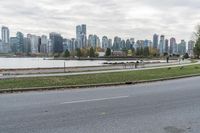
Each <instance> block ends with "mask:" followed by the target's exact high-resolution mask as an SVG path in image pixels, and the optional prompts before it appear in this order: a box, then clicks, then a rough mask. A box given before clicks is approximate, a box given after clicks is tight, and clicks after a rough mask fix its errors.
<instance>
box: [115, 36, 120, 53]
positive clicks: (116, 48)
mask: <svg viewBox="0 0 200 133" xmlns="http://www.w3.org/2000/svg"><path fill="white" fill-rule="evenodd" d="M113 50H114V51H119V50H121V38H120V37H117V36H116V37H115V38H114V42H113Z"/></svg>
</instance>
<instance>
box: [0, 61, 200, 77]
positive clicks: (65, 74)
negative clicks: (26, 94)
mask: <svg viewBox="0 0 200 133" xmlns="http://www.w3.org/2000/svg"><path fill="white" fill-rule="evenodd" d="M199 63H200V62H197V63H193V64H199ZM166 65H167V64H164V65H158V64H157V65H149V66H147V67H145V68H141V67H140V68H138V69H134V68H132V69H130V68H128V69H119V70H101V71H91V72H74V73H50V74H29V75H8V76H0V79H11V78H28V77H55V76H72V75H85V74H99V73H113V72H128V71H138V70H151V69H157V68H168V67H169V66H170V67H177V66H188V65H191V64H190V63H188V62H185V63H183V64H177V63H176V64H174V63H172V64H168V65H167V66H166Z"/></svg>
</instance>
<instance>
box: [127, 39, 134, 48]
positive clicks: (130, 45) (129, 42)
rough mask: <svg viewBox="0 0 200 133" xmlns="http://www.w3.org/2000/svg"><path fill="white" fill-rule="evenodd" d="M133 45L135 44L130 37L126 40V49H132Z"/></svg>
mask: <svg viewBox="0 0 200 133" xmlns="http://www.w3.org/2000/svg"><path fill="white" fill-rule="evenodd" d="M132 47H133V45H132V43H131V41H130V39H127V40H126V49H127V50H129V49H132Z"/></svg>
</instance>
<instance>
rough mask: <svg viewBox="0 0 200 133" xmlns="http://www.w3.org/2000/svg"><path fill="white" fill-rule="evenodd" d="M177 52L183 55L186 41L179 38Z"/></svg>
mask: <svg viewBox="0 0 200 133" xmlns="http://www.w3.org/2000/svg"><path fill="white" fill-rule="evenodd" d="M178 53H179V54H180V55H184V54H185V53H186V42H185V40H181V43H180V44H179V45H178Z"/></svg>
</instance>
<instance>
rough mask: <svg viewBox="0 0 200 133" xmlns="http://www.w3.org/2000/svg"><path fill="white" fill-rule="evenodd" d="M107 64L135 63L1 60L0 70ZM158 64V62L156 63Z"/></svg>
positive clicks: (26, 59)
mask: <svg viewBox="0 0 200 133" xmlns="http://www.w3.org/2000/svg"><path fill="white" fill-rule="evenodd" d="M64 62H65V63H64ZM105 62H109V63H115V62H134V61H105V60H94V61H91V60H83V61H79V60H66V61H64V60H44V59H43V58H0V69H19V68H20V69H21V68H55V67H64V64H65V66H66V67H86V66H102V65H104V63H105ZM156 62H157V61H156Z"/></svg>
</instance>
